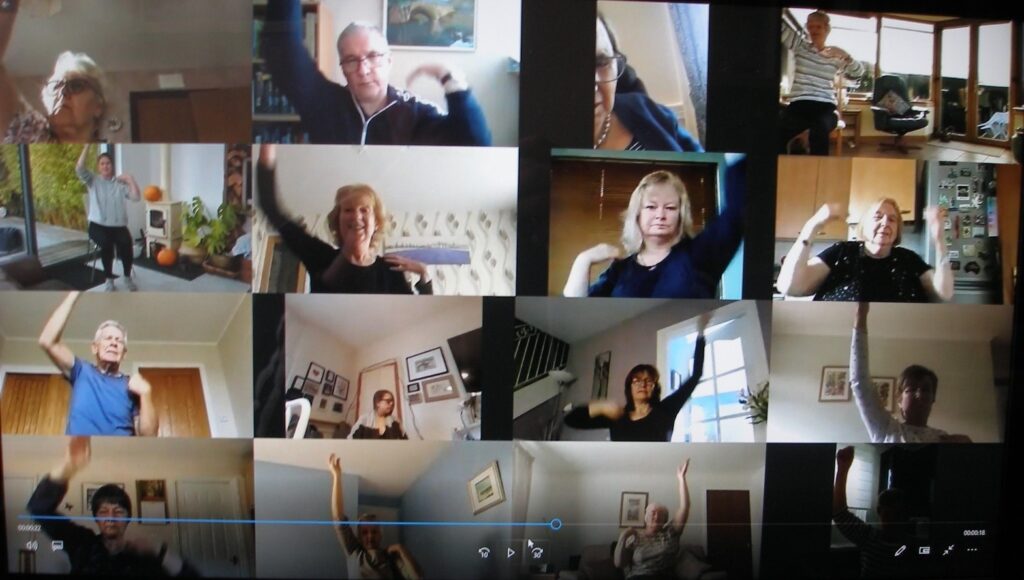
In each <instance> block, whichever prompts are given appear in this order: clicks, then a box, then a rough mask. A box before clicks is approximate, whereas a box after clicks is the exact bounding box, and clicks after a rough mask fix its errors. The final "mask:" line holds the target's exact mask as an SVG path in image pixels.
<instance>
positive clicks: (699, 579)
mask: <svg viewBox="0 0 1024 580" xmlns="http://www.w3.org/2000/svg"><path fill="white" fill-rule="evenodd" d="M614 553H615V542H612V543H611V544H608V545H603V544H594V545H590V546H586V547H584V548H583V552H582V554H580V556H579V564H578V566H577V568H576V569H575V570H563V571H562V572H560V573H559V574H558V580H623V578H624V576H623V574H622V570H620V569H618V568H616V567H615V561H614V559H613V556H612V555H613V554H614ZM671 578H675V579H677V580H728V575H727V574H726V573H725V571H723V570H715V569H714V567H713V566H712V565H711V564H710V563H708V561H707V555H706V554H705V553H704V547H703V546H701V545H699V544H680V546H679V559H678V560H677V562H676V567H675V575H674V576H671Z"/></svg>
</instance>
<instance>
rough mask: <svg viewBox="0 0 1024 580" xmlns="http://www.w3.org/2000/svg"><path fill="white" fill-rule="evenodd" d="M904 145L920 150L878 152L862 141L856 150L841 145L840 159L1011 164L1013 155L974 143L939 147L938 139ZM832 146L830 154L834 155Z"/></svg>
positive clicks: (876, 147) (877, 146)
mask: <svg viewBox="0 0 1024 580" xmlns="http://www.w3.org/2000/svg"><path fill="white" fill-rule="evenodd" d="M907 144H908V145H916V146H919V147H920V149H910V150H908V151H907V153H901V152H899V151H895V150H893V149H882V147H881V145H880V144H879V142H877V141H876V142H864V141H862V142H861V143H860V144H859V145H858V146H856V147H848V146H847V145H848V143H844V145H843V152H842V154H843V156H851V157H888V158H893V159H925V160H934V161H964V162H975V163H1013V162H1014V161H1013V154H1012V153H1011V152H1010V150H1009V149H1004V148H1002V147H992V146H990V145H977V144H974V143H963V142H958V141H950V142H949V143H943V142H942V141H940V140H938V139H932V140H930V141H928V142H927V143H925V142H923V141H920V140H916V141H908V142H907ZM834 147H835V145H834V144H833V154H834V151H835V150H834Z"/></svg>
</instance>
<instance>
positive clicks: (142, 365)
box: [131, 361, 238, 439]
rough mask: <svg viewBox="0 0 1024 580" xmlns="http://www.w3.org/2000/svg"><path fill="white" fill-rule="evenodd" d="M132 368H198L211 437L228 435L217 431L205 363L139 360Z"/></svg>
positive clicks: (232, 420) (236, 429)
mask: <svg viewBox="0 0 1024 580" xmlns="http://www.w3.org/2000/svg"><path fill="white" fill-rule="evenodd" d="M131 368H132V374H134V373H138V372H140V370H141V369H145V368H155V369H159V368H164V369H196V370H198V371H199V383H200V386H201V387H202V389H203V402H204V403H206V422H207V423H208V424H209V427H210V438H211V439H213V438H215V437H226V435H222V434H220V433H218V432H217V428H216V424H217V421H215V420H214V418H213V415H215V413H213V412H212V411H211V405H210V381H209V379H208V378H207V376H206V365H204V364H203V363H193V362H164V361H157V362H147V361H139V362H136V363H133V364H132V365H131ZM230 403H231V398H230V397H228V404H229V405H230ZM233 410H234V409H232V411H233ZM231 422H232V424H234V422H235V418H234V415H233V414H232V417H231ZM235 432H236V433H237V432H238V426H237V425H235ZM232 437H237V435H232Z"/></svg>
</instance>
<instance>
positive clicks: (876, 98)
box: [871, 75, 928, 153]
mask: <svg viewBox="0 0 1024 580" xmlns="http://www.w3.org/2000/svg"><path fill="white" fill-rule="evenodd" d="M871 112H872V114H873V115H874V118H875V129H877V130H878V131H883V132H885V133H891V134H893V135H895V139H893V142H892V143H881V144H880V146H881V147H882V148H883V149H886V148H889V149H895V150H897V151H899V152H900V153H907V151H908V150H909V149H920V147H914V146H908V145H905V144H904V143H903V136H904V135H906V134H907V133H909V132H911V131H916V130H918V129H921V128H924V127H926V126H928V111H924V110H920V109H915V108H913V107H912V106H911V105H910V97H909V95H908V93H907V83H906V82H904V80H903V79H902V78H901V77H898V76H896V75H882V76H880V77H878V78H877V79H876V80H875V90H874V94H873V95H872V98H871Z"/></svg>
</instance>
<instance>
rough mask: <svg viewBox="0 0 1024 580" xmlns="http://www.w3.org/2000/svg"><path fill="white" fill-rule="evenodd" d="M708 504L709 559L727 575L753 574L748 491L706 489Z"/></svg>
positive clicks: (744, 575) (745, 575)
mask: <svg viewBox="0 0 1024 580" xmlns="http://www.w3.org/2000/svg"><path fill="white" fill-rule="evenodd" d="M707 506H708V507H707V512H708V515H707V519H708V521H707V524H708V527H707V529H708V560H709V561H710V562H711V563H712V564H713V565H714V566H715V567H717V568H724V569H725V570H726V571H727V572H728V575H729V578H751V577H753V570H754V564H753V543H752V542H751V537H750V492H749V491H747V490H745V489H742V490H719V489H709V490H708V491H707Z"/></svg>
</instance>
